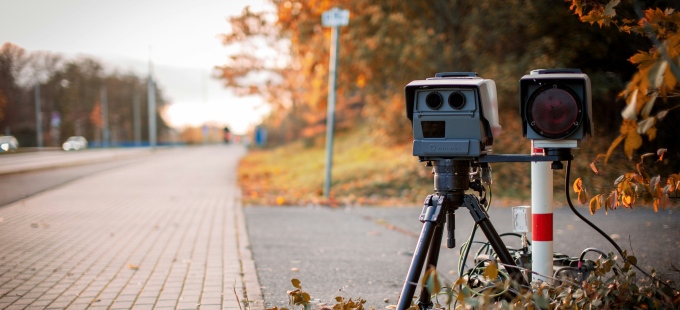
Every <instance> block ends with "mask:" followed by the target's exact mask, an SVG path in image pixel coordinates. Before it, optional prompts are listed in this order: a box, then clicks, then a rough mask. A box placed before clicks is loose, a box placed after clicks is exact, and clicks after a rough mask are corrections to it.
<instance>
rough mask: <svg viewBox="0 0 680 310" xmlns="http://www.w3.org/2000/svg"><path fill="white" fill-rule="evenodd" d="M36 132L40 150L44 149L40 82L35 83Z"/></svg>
mask: <svg viewBox="0 0 680 310" xmlns="http://www.w3.org/2000/svg"><path fill="white" fill-rule="evenodd" d="M34 94H35V131H36V138H35V139H36V141H37V142H38V143H37V144H38V149H42V147H43V135H42V110H41V104H40V82H39V81H38V82H36V83H35V92H34Z"/></svg>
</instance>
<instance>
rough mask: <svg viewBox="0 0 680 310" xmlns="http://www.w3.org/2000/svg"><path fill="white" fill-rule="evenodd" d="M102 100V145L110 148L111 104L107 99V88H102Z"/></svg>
mask: <svg viewBox="0 0 680 310" xmlns="http://www.w3.org/2000/svg"><path fill="white" fill-rule="evenodd" d="M100 98H101V99H100V100H101V104H102V131H103V138H102V139H103V140H104V141H102V145H103V146H104V147H109V146H110V141H111V134H110V132H109V103H108V99H107V98H106V86H102V88H101V90H100Z"/></svg>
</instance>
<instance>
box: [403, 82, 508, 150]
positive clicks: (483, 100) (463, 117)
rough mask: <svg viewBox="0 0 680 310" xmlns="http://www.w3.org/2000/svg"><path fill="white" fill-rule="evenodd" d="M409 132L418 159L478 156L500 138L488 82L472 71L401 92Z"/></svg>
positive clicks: (413, 84) (493, 88)
mask: <svg viewBox="0 0 680 310" xmlns="http://www.w3.org/2000/svg"><path fill="white" fill-rule="evenodd" d="M405 95H406V96H405V97H406V116H407V117H408V118H409V120H411V125H412V127H413V156H418V157H419V159H420V160H440V159H450V158H458V157H464V158H465V157H467V158H472V157H479V156H482V155H485V154H490V153H491V146H492V144H493V136H494V133H496V134H500V130H501V126H500V125H499V124H498V99H497V96H496V84H495V83H494V81H493V80H489V79H483V78H481V77H478V76H477V74H476V73H474V72H443V73H437V74H436V75H435V77H434V78H428V79H426V80H416V81H412V82H411V83H409V84H408V85H406V87H405Z"/></svg>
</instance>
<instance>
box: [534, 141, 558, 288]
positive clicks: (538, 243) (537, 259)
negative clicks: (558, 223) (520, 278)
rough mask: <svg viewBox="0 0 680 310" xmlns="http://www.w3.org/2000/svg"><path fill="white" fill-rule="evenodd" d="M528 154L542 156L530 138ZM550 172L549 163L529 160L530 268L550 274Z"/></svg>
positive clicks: (551, 210) (551, 195) (551, 258)
mask: <svg viewBox="0 0 680 310" xmlns="http://www.w3.org/2000/svg"><path fill="white" fill-rule="evenodd" d="M531 154H532V155H544V154H543V149H538V148H534V142H533V141H531ZM552 202H553V173H552V169H551V168H550V162H532V163H531V214H532V233H531V239H532V241H531V269H532V271H534V272H536V273H538V274H541V275H544V276H548V277H551V276H552V274H553V207H552ZM534 279H537V280H541V281H544V282H547V283H552V280H551V279H550V278H547V277H542V276H536V275H534Z"/></svg>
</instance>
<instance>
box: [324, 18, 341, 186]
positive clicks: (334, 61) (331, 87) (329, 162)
mask: <svg viewBox="0 0 680 310" xmlns="http://www.w3.org/2000/svg"><path fill="white" fill-rule="evenodd" d="M339 33H340V26H334V27H332V28H331V55H330V64H329V70H328V71H329V72H328V113H327V121H326V178H325V179H324V184H323V195H324V197H326V198H328V197H330V193H331V169H332V168H333V130H334V123H335V88H336V80H337V76H338V74H337V67H338V43H339V39H340V38H339V37H340V35H339Z"/></svg>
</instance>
